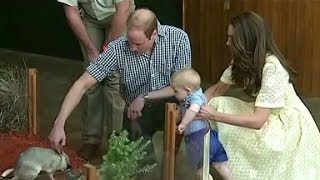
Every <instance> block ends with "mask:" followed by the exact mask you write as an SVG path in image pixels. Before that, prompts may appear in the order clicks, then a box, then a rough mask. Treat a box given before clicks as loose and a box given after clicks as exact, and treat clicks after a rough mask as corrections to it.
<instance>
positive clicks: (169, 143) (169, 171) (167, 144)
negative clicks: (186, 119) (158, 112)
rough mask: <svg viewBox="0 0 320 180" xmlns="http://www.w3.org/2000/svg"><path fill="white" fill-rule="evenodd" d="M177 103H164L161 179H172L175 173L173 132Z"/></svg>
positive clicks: (174, 129)
mask: <svg viewBox="0 0 320 180" xmlns="http://www.w3.org/2000/svg"><path fill="white" fill-rule="evenodd" d="M177 116H178V112H177V104H175V103H166V108H165V130H164V133H165V138H164V146H163V147H164V149H163V152H164V153H163V180H174V174H175V166H174V164H175V134H176V119H177Z"/></svg>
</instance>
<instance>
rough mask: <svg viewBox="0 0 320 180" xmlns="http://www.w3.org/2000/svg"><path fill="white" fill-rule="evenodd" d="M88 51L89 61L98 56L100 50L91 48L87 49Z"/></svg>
mask: <svg viewBox="0 0 320 180" xmlns="http://www.w3.org/2000/svg"><path fill="white" fill-rule="evenodd" d="M87 53H88V59H89V61H94V60H96V59H97V58H98V56H99V54H100V52H99V51H98V49H95V48H93V49H91V50H87Z"/></svg>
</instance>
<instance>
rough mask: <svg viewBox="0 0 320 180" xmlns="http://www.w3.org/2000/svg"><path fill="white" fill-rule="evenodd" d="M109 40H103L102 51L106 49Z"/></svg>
mask: <svg viewBox="0 0 320 180" xmlns="http://www.w3.org/2000/svg"><path fill="white" fill-rule="evenodd" d="M108 45H109V42H108V41H105V42H104V43H103V46H102V52H105V51H106V50H107V49H108Z"/></svg>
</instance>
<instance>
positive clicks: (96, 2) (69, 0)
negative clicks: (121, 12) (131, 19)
mask: <svg viewBox="0 0 320 180" xmlns="http://www.w3.org/2000/svg"><path fill="white" fill-rule="evenodd" d="M57 1H58V2H60V3H63V4H66V5H69V6H79V5H80V6H81V7H82V8H83V9H84V11H85V12H86V13H88V14H89V15H90V16H92V17H94V18H96V19H97V20H99V21H100V20H102V19H105V18H107V17H109V16H111V15H113V14H114V13H115V12H116V8H115V4H116V3H120V2H122V1H124V0H57ZM130 7H131V10H134V9H135V5H134V0H130Z"/></svg>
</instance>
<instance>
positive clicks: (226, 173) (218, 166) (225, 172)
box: [212, 161, 232, 180]
mask: <svg viewBox="0 0 320 180" xmlns="http://www.w3.org/2000/svg"><path fill="white" fill-rule="evenodd" d="M212 166H213V168H214V169H215V170H216V171H217V172H218V173H219V174H220V176H221V177H222V179H223V180H231V179H232V178H231V172H230V169H229V168H228V166H227V161H225V162H215V163H212Z"/></svg>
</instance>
